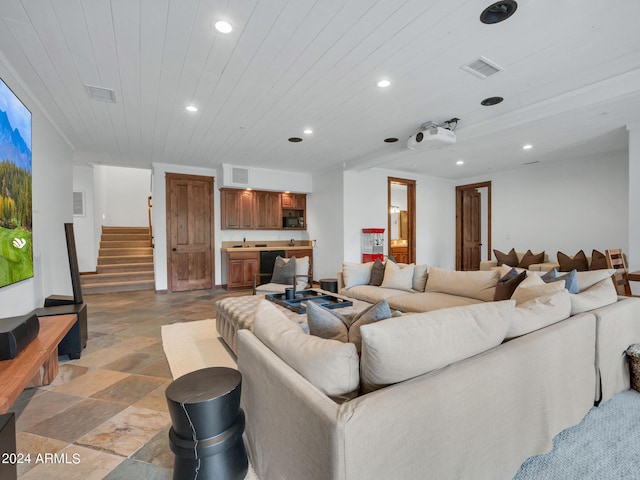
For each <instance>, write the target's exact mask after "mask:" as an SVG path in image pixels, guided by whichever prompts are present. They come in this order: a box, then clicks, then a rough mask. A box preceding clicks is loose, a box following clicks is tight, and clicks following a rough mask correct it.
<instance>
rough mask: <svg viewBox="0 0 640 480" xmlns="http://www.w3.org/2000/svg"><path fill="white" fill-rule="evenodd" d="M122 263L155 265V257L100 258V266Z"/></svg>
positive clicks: (115, 256)
mask: <svg viewBox="0 0 640 480" xmlns="http://www.w3.org/2000/svg"><path fill="white" fill-rule="evenodd" d="M121 263H153V255H124V256H122V255H114V256H109V257H98V265H113V264H121Z"/></svg>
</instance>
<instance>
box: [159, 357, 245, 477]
mask: <svg viewBox="0 0 640 480" xmlns="http://www.w3.org/2000/svg"><path fill="white" fill-rule="evenodd" d="M241 387H242V375H240V372H238V371H237V370H234V369H233V368H226V367H211V368H204V369H202V370H196V371H195V372H191V373H188V374H186V375H183V376H182V377H180V378H177V379H176V380H174V381H173V382H172V383H171V384H170V385H169V386H168V387H167V390H166V392H165V395H166V397H167V404H168V406H169V414H170V415H171V423H172V427H171V429H170V430H169V445H170V447H171V451H172V452H173V453H174V454H175V460H174V467H173V479H174V480H188V479H192V478H193V479H195V478H196V477H197V479H198V480H213V479H214V478H215V479H216V480H242V479H244V478H245V476H246V474H247V470H248V468H249V461H248V459H247V452H246V450H245V448H244V443H243V441H242V433H243V432H244V412H243V411H242V409H241V408H240V391H241Z"/></svg>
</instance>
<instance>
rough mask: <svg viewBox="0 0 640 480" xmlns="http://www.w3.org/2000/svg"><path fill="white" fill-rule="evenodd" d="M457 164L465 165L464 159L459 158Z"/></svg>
mask: <svg viewBox="0 0 640 480" xmlns="http://www.w3.org/2000/svg"><path fill="white" fill-rule="evenodd" d="M456 165H464V160H458V161H457V162H456Z"/></svg>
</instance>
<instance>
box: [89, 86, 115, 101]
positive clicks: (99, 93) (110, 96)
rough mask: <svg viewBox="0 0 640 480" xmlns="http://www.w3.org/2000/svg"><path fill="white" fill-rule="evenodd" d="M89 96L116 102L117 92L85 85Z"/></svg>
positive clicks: (94, 98)
mask: <svg viewBox="0 0 640 480" xmlns="http://www.w3.org/2000/svg"><path fill="white" fill-rule="evenodd" d="M85 87H86V89H87V93H89V97H90V98H91V99H93V100H98V101H99V102H109V103H116V92H114V91H113V90H110V89H108V88H103V87H94V86H91V85H85Z"/></svg>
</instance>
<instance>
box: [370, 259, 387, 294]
mask: <svg viewBox="0 0 640 480" xmlns="http://www.w3.org/2000/svg"><path fill="white" fill-rule="evenodd" d="M383 279H384V263H382V260H380V259H379V258H376V261H375V262H373V265H372V266H371V277H370V278H369V285H373V286H374V287H379V286H380V285H382V280H383Z"/></svg>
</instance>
